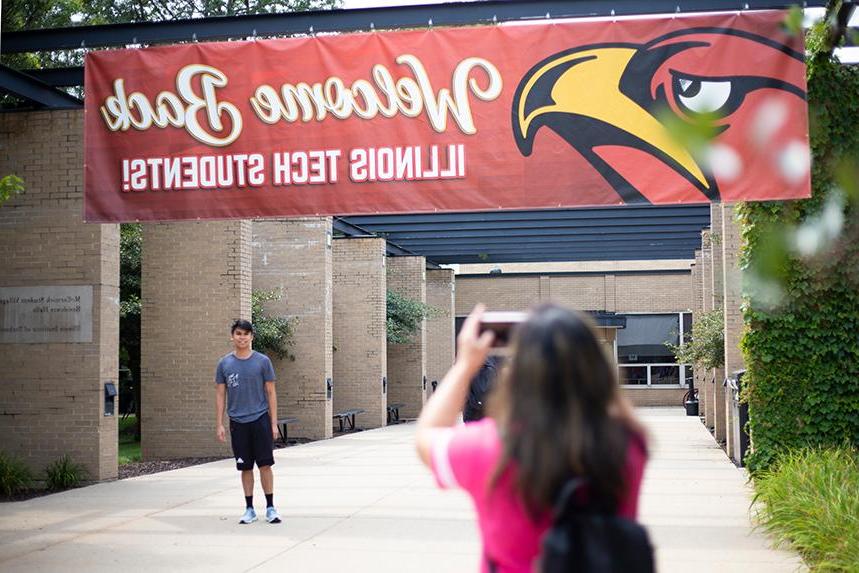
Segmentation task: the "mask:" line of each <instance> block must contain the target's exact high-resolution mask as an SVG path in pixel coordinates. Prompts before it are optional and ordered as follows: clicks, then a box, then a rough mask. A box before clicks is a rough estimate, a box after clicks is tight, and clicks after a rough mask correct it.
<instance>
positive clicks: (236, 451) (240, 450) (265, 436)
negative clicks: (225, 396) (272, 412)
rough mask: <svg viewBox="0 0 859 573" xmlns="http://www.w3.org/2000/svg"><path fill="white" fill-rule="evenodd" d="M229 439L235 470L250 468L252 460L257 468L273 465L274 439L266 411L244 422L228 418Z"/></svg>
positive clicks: (252, 465)
mask: <svg viewBox="0 0 859 573" xmlns="http://www.w3.org/2000/svg"><path fill="white" fill-rule="evenodd" d="M230 441H232V443H233V455H234V456H235V458H236V469H237V470H240V471H245V470H252V469H254V462H256V465H257V467H259V468H261V467H265V466H273V465H274V456H273V455H272V453H271V452H272V449H273V447H274V440H273V438H272V435H271V418H270V417H269V415H268V412H266V413H265V414H263V415H262V416H260V417H259V418H257V419H256V420H254V421H253V422H247V423H245V424H243V423H241V422H234V421H233V420H230Z"/></svg>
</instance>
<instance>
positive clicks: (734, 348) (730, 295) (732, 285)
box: [722, 204, 745, 462]
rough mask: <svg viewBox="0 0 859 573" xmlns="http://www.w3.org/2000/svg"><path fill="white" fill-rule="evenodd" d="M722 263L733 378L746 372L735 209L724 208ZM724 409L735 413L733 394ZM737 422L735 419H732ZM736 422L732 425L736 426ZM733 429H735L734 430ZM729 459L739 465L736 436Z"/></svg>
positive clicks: (727, 356) (727, 368)
mask: <svg viewBox="0 0 859 573" xmlns="http://www.w3.org/2000/svg"><path fill="white" fill-rule="evenodd" d="M722 208H723V211H722V259H723V261H724V263H723V272H722V277H723V282H724V311H725V373H726V374H727V375H728V376H732V375H733V373H734V372H735V371H737V370H741V369H743V368H745V362H744V360H743V353H742V351H741V350H740V339H741V338H742V336H743V314H742V312H741V310H740V306H741V304H742V274H741V272H740V266H739V255H740V245H741V237H740V226H739V224H738V223H737V221H736V218H735V217H736V215H735V213H734V207H733V206H732V205H724V204H723V205H722ZM723 403H724V404H725V407H724V408H723V409H724V410H725V411H726V412H728V413H730V412H731V410H732V409H731V394H730V392H726V393H725V396H724V400H723ZM731 418H733V416H731ZM733 422H734V421H733V419H731V420H729V423H731V424H733ZM730 427H733V426H730ZM730 446H731V447H730V451H729V452H728V455H729V456H731V457H732V458H733V459H734V461H736V462H739V461H740V460H739V459H738V458H739V452H738V451H736V452H735V451H734V449H735V448H734V443H733V436H732V437H731V442H730Z"/></svg>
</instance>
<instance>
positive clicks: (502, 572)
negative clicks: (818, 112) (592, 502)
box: [432, 418, 647, 573]
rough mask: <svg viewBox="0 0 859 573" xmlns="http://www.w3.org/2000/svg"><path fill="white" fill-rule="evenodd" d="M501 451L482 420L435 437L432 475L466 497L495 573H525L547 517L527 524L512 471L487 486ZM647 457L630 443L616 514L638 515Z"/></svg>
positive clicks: (491, 426) (493, 427)
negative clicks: (624, 483)
mask: <svg viewBox="0 0 859 573" xmlns="http://www.w3.org/2000/svg"><path fill="white" fill-rule="evenodd" d="M501 453H502V445H501V439H500V437H499V435H498V429H497V427H496V425H495V421H494V420H492V419H491V418H484V419H483V420H481V421H479V422H474V423H468V424H464V425H461V426H458V427H456V428H450V429H449V430H445V431H444V433H442V434H441V435H440V436H439V438H438V439H437V440H436V441H435V442H434V443H433V446H432V471H433V474H434V475H435V478H436V481H437V482H438V484H439V486H440V487H442V488H451V487H460V488H462V489H464V490H465V491H467V492H468V494H469V495H470V496H471V499H472V500H473V501H474V507H475V509H476V510H477V521H478V525H479V527H480V534H481V537H482V538H483V552H484V556H489V558H490V559H492V561H494V562H495V564H496V566H497V571H498V573H529V572H530V571H532V565H533V562H534V559H535V558H536V557H537V555H538V554H539V553H540V542H541V540H542V538H543V534H544V533H545V532H546V530H547V529H548V528H549V525H550V524H551V517H550V515H548V514H546V515H545V516H542V517H541V518H540V519H539V520H538V521H537V522H534V521H532V520H531V518H530V517H529V516H528V513H527V511H526V509H525V505H524V503H523V502H522V501H521V499H520V497H519V496H518V494H517V493H516V492H515V486H514V471H513V470H512V469H508V470H507V471H505V472H504V474H503V475H502V476H501V478H500V479H499V481H498V483H497V485H496V486H495V487H494V488H489V481H490V479H491V478H492V474H493V472H494V471H495V466H496V465H497V463H498V460H499V458H500V457H501ZM646 458H647V454H646V453H645V451H644V447H643V444H641V443H639V441H638V440H630V446H629V450H628V452H627V465H626V471H627V483H628V484H629V491H628V492H627V495H626V497H625V498H624V499H623V501H622V502H621V505H620V508H619V510H618V513H619V514H620V515H622V516H624V517H629V518H632V519H634V518H635V516H636V514H637V513H638V490H639V486H640V485H641V477H642V474H643V472H644V463H645V461H646ZM481 570H482V571H484V572H486V571H488V570H489V569H488V566H487V563H486V559H483V560H482V565H481Z"/></svg>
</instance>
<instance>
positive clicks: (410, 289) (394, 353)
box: [387, 257, 427, 418]
mask: <svg viewBox="0 0 859 573" xmlns="http://www.w3.org/2000/svg"><path fill="white" fill-rule="evenodd" d="M387 268H388V271H387V273H388V274H387V280H388V290H392V291H394V292H396V293H398V294H400V295H401V296H404V297H407V298H410V299H412V300H417V301H420V302H426V259H424V257H390V258H388V267H387ZM425 322H426V321H424V323H423V324H422V325H421V328H420V330H418V332H417V333H416V334H415V337H414V339H413V341H412V342H411V343H408V344H388V403H389V404H403V405H404V407H403V408H401V409H400V417H402V418H414V417H416V416H417V415H418V414H419V413H420V411H421V408H422V407H423V404H424V400H425V399H426V392H425V389H424V387H423V381H424V379H425V377H426V371H427V369H426V362H427V353H426V343H425V342H426V324H425Z"/></svg>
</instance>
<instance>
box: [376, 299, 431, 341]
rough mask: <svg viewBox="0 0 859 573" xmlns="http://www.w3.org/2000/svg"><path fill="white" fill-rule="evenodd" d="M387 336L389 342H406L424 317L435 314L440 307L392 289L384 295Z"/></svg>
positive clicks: (410, 338)
mask: <svg viewBox="0 0 859 573" xmlns="http://www.w3.org/2000/svg"><path fill="white" fill-rule="evenodd" d="M386 310H387V317H386V318H387V320H386V322H387V338H388V342H390V343H391V344H408V343H409V342H411V341H412V339H413V338H414V336H415V333H416V332H417V331H418V329H420V327H421V322H423V320H424V319H425V318H432V317H433V316H436V315H437V314H438V313H439V312H440V309H438V308H436V307H434V306H430V305H428V304H424V303H422V302H420V301H417V300H414V299H410V298H406V297H404V296H402V295H400V294H397V293H395V292H394V291H390V290H389V291H388V293H387V297H386Z"/></svg>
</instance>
